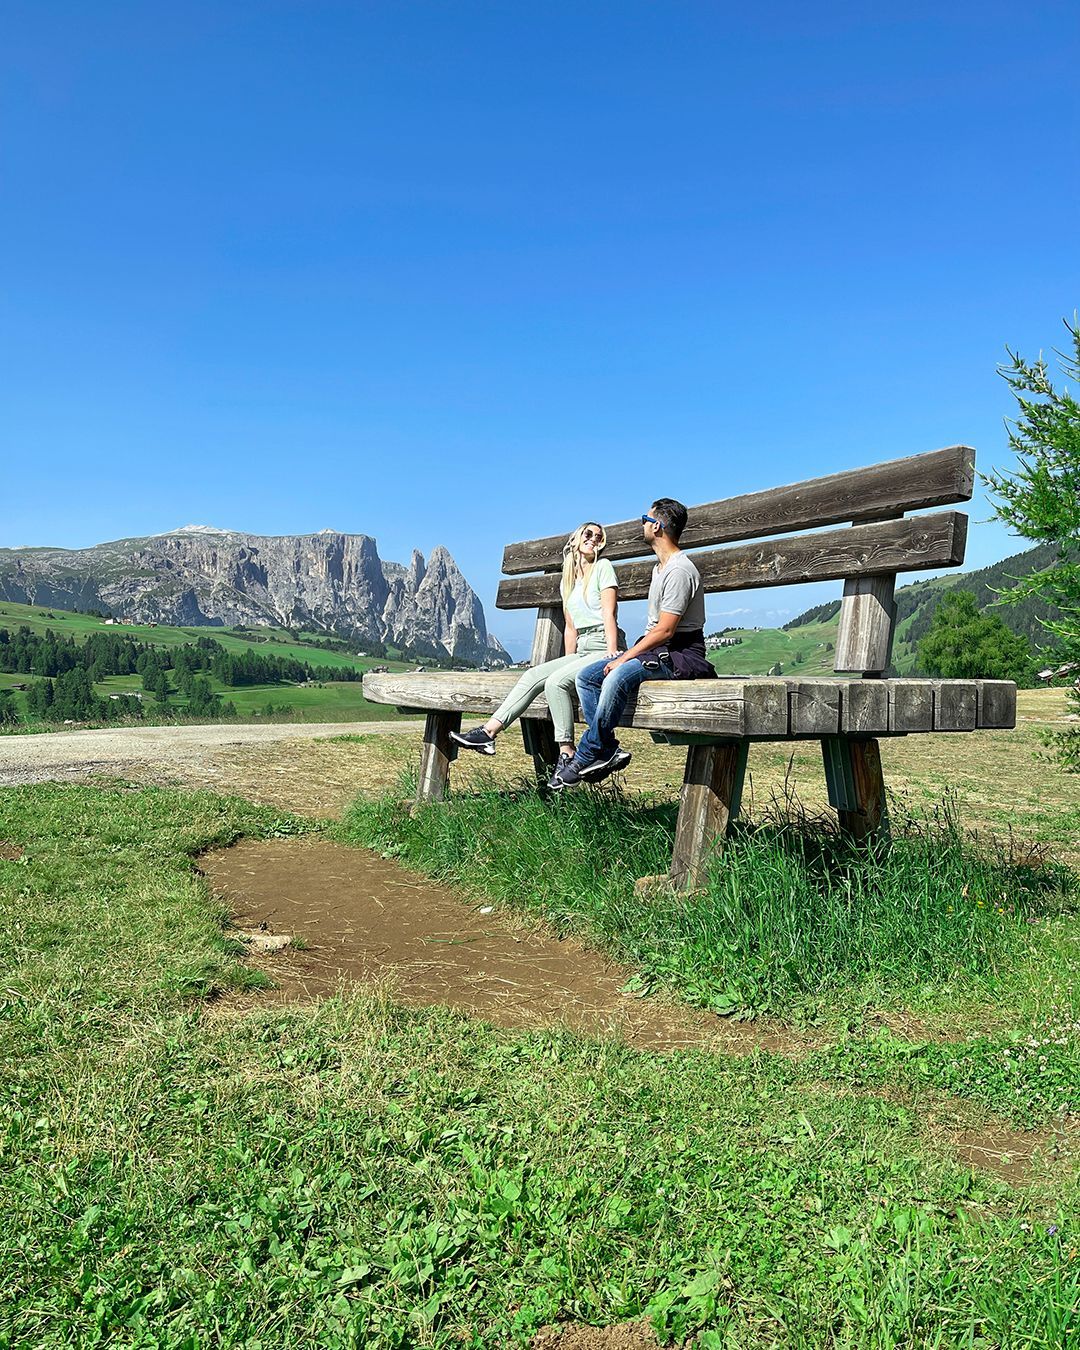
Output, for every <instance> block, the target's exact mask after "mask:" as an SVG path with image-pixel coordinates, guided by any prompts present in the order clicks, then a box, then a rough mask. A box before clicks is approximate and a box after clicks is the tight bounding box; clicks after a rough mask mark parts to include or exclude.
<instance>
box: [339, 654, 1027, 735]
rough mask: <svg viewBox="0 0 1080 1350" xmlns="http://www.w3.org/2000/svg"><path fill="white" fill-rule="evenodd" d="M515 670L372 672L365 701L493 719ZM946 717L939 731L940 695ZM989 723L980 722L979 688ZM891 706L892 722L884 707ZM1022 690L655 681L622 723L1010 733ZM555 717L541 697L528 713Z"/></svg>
mask: <svg viewBox="0 0 1080 1350" xmlns="http://www.w3.org/2000/svg"><path fill="white" fill-rule="evenodd" d="M516 678H517V676H516V675H515V674H514V672H512V671H510V672H507V673H498V672H479V671H478V672H475V673H474V672H471V671H470V672H468V673H457V672H454V673H453V674H450V673H435V674H424V675H410V674H389V675H375V674H372V673H370V672H369V673H368V674H367V675H365V676H364V697H365V698H367V699H368V700H369V701H371V702H372V703H384V704H390V705H392V706H394V707H398V708H404V709H408V710H410V711H420V712H427V711H442V712H451V713H453V712H456V713H462V712H468V713H474V714H480V715H483V716H485V717H490V716H491V714H492V713H493V712H494V711H495V709H496V708H497V707H498V706H499V704H500V703H501V702H502V701H503V699H504V698H505V697H506V695H507V693H508V692H509V690H510V688H511V687H512V686H513V684H514V681H515V680H516ZM942 686H949V687H948V688H947V689H946V691H945V693H944V694H943V695H942V698H943V699H944V711H943V712H941V713H940V714H939V719H938V724H937V725H935V717H934V702H935V697H934V696H935V692H936V691H938V690H940V688H941V687H942ZM981 686H985V692H984V693H983V694H982V695H981V697H982V699H983V703H982V707H983V709H984V712H983V713H982V714H981V716H983V717H986V718H988V719H990V720H989V721H987V722H985V723H984V722H982V721H978V723H977V720H976V716H975V710H976V709H977V708H978V706H979V703H978V700H979V698H980V693H979V690H980V687H981ZM882 700H885V705H886V706H887V710H888V722H887V725H885V724H884V723H883V719H882V710H883V703H882ZM1015 706H1016V692H1015V686H1013V685H1011V684H1010V683H1009V681H1007V680H982V681H980V680H915V679H898V680H838V679H832V678H830V677H828V676H823V677H821V678H819V679H805V680H786V679H769V678H767V677H764V676H760V677H753V678H749V679H734V678H731V679H720V680H648V681H646V682H645V683H644V684H643V685H642V686H641V688H640V689H639V691H638V696H637V699H636V701H634V702H632V703H630V704H629V705H628V706H627V710H626V714H625V715H624V717H623V719H622V725H623V726H633V727H639V728H641V729H642V730H644V731H670V732H673V733H684V734H687V735H691V734H701V735H706V736H710V737H720V738H725V739H737V738H742V737H748V738H750V739H751V740H778V741H782V740H789V739H791V738H793V737H796V736H827V735H837V734H844V733H846V734H855V735H876V736H884V735H893V736H902V735H908V734H910V733H912V732H925V731H934V730H948V731H963V730H967V731H971V730H974V729H975V727H976V725H979V726H983V725H987V726H998V725H1000V726H1003V727H1008V726H1011V725H1012V724H1013V722H1014V721H1015V715H1016V714H1015ZM524 716H525V718H526V719H543V720H547V719H548V717H549V713H548V706H547V703H546V701H545V699H544V697H543V695H541V696H540V697H539V698H538V699H537V700H536V702H535V703H534V704H533V705H532V706H531V707H530V708H528V709H526V711H525V714H524Z"/></svg>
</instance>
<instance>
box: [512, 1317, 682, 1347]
mask: <svg viewBox="0 0 1080 1350" xmlns="http://www.w3.org/2000/svg"><path fill="white" fill-rule="evenodd" d="M529 1344H530V1346H531V1347H532V1350H654V1347H656V1346H658V1345H659V1344H660V1342H659V1341H658V1340H657V1339H656V1332H655V1331H653V1329H652V1327H651V1326H650V1325H649V1323H648V1322H620V1323H619V1324H618V1325H617V1326H612V1327H587V1326H582V1325H581V1324H580V1323H577V1322H574V1323H566V1324H564V1325H562V1326H550V1327H541V1328H540V1330H539V1331H538V1332H537V1333H536V1335H535V1336H534V1337H533V1338H532V1340H531V1341H530V1342H529Z"/></svg>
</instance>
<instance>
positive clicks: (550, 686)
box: [450, 521, 620, 765]
mask: <svg viewBox="0 0 1080 1350" xmlns="http://www.w3.org/2000/svg"><path fill="white" fill-rule="evenodd" d="M606 543H607V536H606V535H605V533H604V527H603V526H602V525H597V524H596V523H595V521H587V522H586V523H585V524H584V525H581V526H579V527H578V528H577V529H576V530H575V531H574V533H573V534H572V535H571V536H570V538H569V539H568V540H567V541H566V543H565V544H564V545H563V570H562V584H561V587H560V590H561V592H562V603H563V615H564V617H565V619H566V630H565V637H566V655H565V656H557V657H556V658H555V660H554V661H545V662H544V663H543V664H542V665H539V666H532V667H531V668H530V669H529V670H527V671H525V673H524V674H523V675H522V677H521V679H520V680H518V682H517V684H515V685H514V687H513V689H511V690H510V692H509V694H507V696H506V698H505V699H504V700H503V702H502V705H501V706H500V707H499V709H498V711H497V712H496V713H495V715H494V716H493V717H490V718H489V719H488V720H487V721H486V722H485V723H484V725H483V726H481V727H474V728H473V729H472V731H466V732H457V731H452V732H451V733H450V735H451V737H452V738H453V739H454V740H455V741H456V742H457V743H458V745H461V746H464V747H465V749H466V750H476V751H478V752H479V753H480V754H482V755H493V754H494V753H495V738H496V736H498V734H499V732H500V731H503V730H505V728H506V727H508V726H509V725H510V724H511V722H513V721H514V720H515V719H516V718H518V717H520V716H521V714H522V713H523V712H524V711H525V709H526V708H527V707H528V706H529V704H530V703H532V701H533V699H535V698H536V697H537V695H538V694H539V693H540V691H541V690H543V691H544V695H545V697H546V698H547V701H548V707H549V708H550V709H551V720H552V722H554V724H555V739H556V740H557V741H558V742H559V764H560V765H562V764H564V763H566V764H569V762H570V761H571V760H572V759H573V757H574V705H573V703H572V702H571V699H570V691H571V690H572V689H573V687H574V676H575V675H576V674H577V672H578V671H579V670H582V669H584V667H585V666H587V665H589V664H590V663H591V662H593V661H597V660H599V658H600V657H601V656H614V655H615V654H616V653H617V652H618V651H619V638H620V634H619V626H618V623H617V621H616V618H615V611H616V606H617V604H618V598H619V592H618V586H619V581H618V578H617V577H616V575H615V569H614V567H612V565H611V563H609V562H608V560H607V559H606V558H601V557H600V552H601V550H602V549H603V547H604V545H605V544H606Z"/></svg>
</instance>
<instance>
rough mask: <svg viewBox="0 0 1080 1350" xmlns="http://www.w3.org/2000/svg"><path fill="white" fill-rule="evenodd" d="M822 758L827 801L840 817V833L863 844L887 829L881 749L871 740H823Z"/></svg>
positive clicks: (837, 737)
mask: <svg viewBox="0 0 1080 1350" xmlns="http://www.w3.org/2000/svg"><path fill="white" fill-rule="evenodd" d="M821 751H822V758H823V760H824V764H825V780H826V782H827V784H828V788H829V801H830V802H831V803H832V804H833V806H835V807H836V810H837V814H838V815H839V817H840V829H841V830H842V831H843V832H844V834H846V835H848V836H849V837H850V838H852V839H854V840H857V841H859V842H862V841H864V840H867V839H870V838H871V837H873V836H874V835H877V834H880V833H883V832H884V830H885V829H887V822H888V817H887V814H886V806H885V779H884V776H883V774H882V772H881V749H880V747H879V746H878V743H877V741H876V740H874V739H872V738H867V739H856V738H854V737H848V736H834V737H826V738H823V740H822V743H821Z"/></svg>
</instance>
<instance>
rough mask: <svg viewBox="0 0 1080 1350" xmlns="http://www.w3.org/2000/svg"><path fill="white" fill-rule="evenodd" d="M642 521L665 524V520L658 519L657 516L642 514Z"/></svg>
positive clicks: (651, 523)
mask: <svg viewBox="0 0 1080 1350" xmlns="http://www.w3.org/2000/svg"><path fill="white" fill-rule="evenodd" d="M641 523H642V525H663V523H664V522H663V521H662V520H657V519H656V517H655V516H642V517H641Z"/></svg>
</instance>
